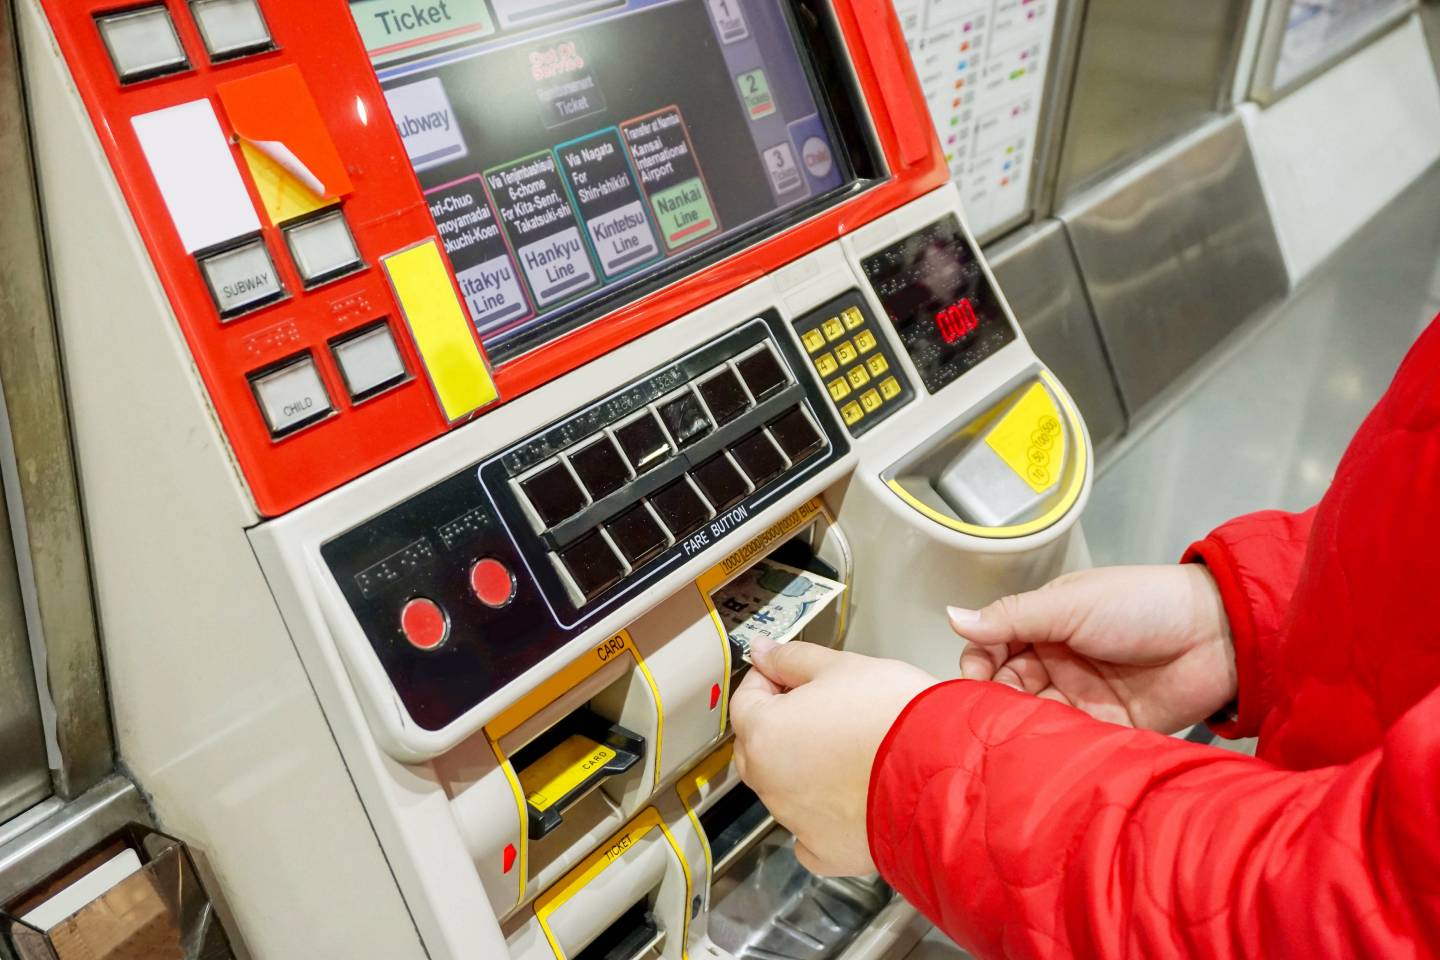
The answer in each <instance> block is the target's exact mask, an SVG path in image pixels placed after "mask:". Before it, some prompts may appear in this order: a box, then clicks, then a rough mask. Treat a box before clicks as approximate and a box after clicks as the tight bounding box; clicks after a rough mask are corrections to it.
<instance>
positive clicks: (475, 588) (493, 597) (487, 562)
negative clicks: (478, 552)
mask: <svg viewBox="0 0 1440 960" xmlns="http://www.w3.org/2000/svg"><path fill="white" fill-rule="evenodd" d="M470 592H471V593H473V594H475V599H476V600H479V601H480V602H481V603H483V604H485V606H487V607H490V608H492V609H495V610H498V609H500V608H501V607H503V606H505V605H506V604H508V603H509V602H510V601H511V600H513V599H514V598H515V575H514V574H513V573H511V572H510V568H509V567H507V566H505V564H503V563H501V562H500V561H499V560H496V559H495V558H494V557H485V558H484V559H482V560H477V561H476V562H475V565H474V566H472V567H471V568H470Z"/></svg>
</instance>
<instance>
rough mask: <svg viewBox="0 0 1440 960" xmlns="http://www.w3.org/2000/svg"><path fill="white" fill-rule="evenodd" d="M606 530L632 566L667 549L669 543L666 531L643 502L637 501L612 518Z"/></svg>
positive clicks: (638, 564)
mask: <svg viewBox="0 0 1440 960" xmlns="http://www.w3.org/2000/svg"><path fill="white" fill-rule="evenodd" d="M605 530H606V532H607V533H609V534H610V539H611V540H614V541H615V546H617V547H619V548H620V552H621V553H623V554H624V555H625V559H626V560H628V561H630V566H632V567H638V566H640V565H641V564H642V563H644V562H645V561H647V560H649V559H650V558H651V557H653V556H655V554H657V553H659V552H660V551H661V550H663V549H665V544H666V543H667V540H666V537H665V531H664V530H661V529H660V524H659V523H657V522H656V521H655V517H654V516H652V515H651V513H650V511H649V510H648V509H646V507H645V504H643V503H637V504H636V505H635V506H633V507H631V508H630V509H629V510H626V511H625V512H624V513H622V514H620V516H618V517H616V518H615V519H614V520H611V521H610V522H609V523H607V524H606V525H605Z"/></svg>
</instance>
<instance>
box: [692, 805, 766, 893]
mask: <svg viewBox="0 0 1440 960" xmlns="http://www.w3.org/2000/svg"><path fill="white" fill-rule="evenodd" d="M774 825H775V818H774V817H772V816H771V815H770V811H769V810H768V809H766V807H765V804H764V803H762V802H761V801H760V798H759V797H758V796H756V794H755V791H754V790H751V789H750V788H749V787H747V786H745V784H743V783H737V784H735V786H733V787H731V788H730V790H729V791H728V792H726V794H725V795H724V796H723V797H721V798H720V799H719V800H716V801H715V803H714V804H713V805H712V806H711V807H710V809H708V810H706V811H705V812H704V813H702V814H701V815H700V826H701V828H702V829H703V830H704V832H705V838H706V841H707V842H708V843H709V844H710V862H711V863H712V864H714V874H715V876H716V877H717V878H718V877H721V876H724V874H725V873H726V872H727V871H729V870H730V868H731V867H733V866H734V865H735V863H736V862H737V861H738V860H739V859H740V857H741V856H743V855H744V853H745V852H746V851H747V850H749V849H750V848H751V847H753V846H754V845H755V844H756V843H758V842H759V841H760V838H761V837H763V836H764V835H765V834H766V833H767V832H768V831H769V830H770V828H771V827H773V826H774Z"/></svg>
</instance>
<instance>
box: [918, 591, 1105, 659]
mask: <svg viewBox="0 0 1440 960" xmlns="http://www.w3.org/2000/svg"><path fill="white" fill-rule="evenodd" d="M1092 603H1093V597H1092V596H1091V590H1090V589H1089V588H1088V587H1087V586H1086V584H1085V583H1084V581H1081V580H1060V581H1056V582H1054V583H1051V584H1049V585H1048V586H1046V587H1044V588H1042V589H1040V590H1031V591H1030V592H1029V593H1015V594H1011V595H1010V596H1008V597H1001V598H1000V599H999V600H996V601H995V602H994V603H992V604H989V605H988V606H986V607H983V608H982V609H980V610H967V609H965V608H964V607H947V608H946V612H947V613H948V614H949V615H950V628H951V629H952V630H954V631H955V632H956V633H957V634H959V635H960V636H962V637H964V638H965V639H966V640H969V641H970V642H971V643H978V644H983V645H985V646H990V647H999V646H1001V645H1003V644H1015V643H1019V644H1033V643H1064V642H1066V641H1067V640H1069V639H1070V633H1071V625H1072V624H1073V623H1075V621H1076V619H1077V618H1078V616H1080V615H1081V612H1082V611H1083V610H1084V609H1085V608H1086V607H1088V606H1089V605H1090V604H1092Z"/></svg>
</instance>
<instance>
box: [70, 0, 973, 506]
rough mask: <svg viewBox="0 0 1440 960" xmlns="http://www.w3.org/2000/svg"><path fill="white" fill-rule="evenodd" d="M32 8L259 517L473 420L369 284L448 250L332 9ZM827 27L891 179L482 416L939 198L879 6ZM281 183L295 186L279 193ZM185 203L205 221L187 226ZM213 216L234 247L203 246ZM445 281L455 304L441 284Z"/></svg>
mask: <svg viewBox="0 0 1440 960" xmlns="http://www.w3.org/2000/svg"><path fill="white" fill-rule="evenodd" d="M43 4H44V7H45V9H46V11H47V14H48V16H49V19H50V22H51V25H52V28H53V29H54V31H55V34H56V37H57V40H58V42H59V45H60V49H61V51H62V53H63V54H64V56H65V58H66V60H67V61H68V63H69V64H70V67H71V71H72V73H73V75H74V78H75V82H76V84H77V86H78V88H79V90H80V93H81V95H82V96H83V98H84V100H85V103H86V106H87V108H88V110H89V112H90V115H91V118H92V120H93V122H94V124H95V128H96V131H97V134H98V136H99V138H100V142H101V144H102V146H103V147H104V150H105V152H106V154H107V155H108V157H109V159H110V162H111V164H112V165H113V168H114V171H115V174H116V177H117V179H118V181H119V184H120V187H121V190H122V192H123V193H124V195H125V197H126V200H127V201H128V203H129V205H130V207H131V210H132V212H133V214H134V218H135V223H136V227H137V229H138V230H139V232H140V235H141V237H142V239H143V240H144V242H145V245H146V247H147V249H148V250H149V252H150V255H151V257H152V259H153V261H154V264H155V268H156V270H157V272H158V275H159V277H160V280H161V282H162V284H163V286H164V289H165V291H166V293H167V294H168V296H169V297H170V300H171V303H172V305H173V307H174V310H175V314H176V316H177V318H178V320H179V323H180V326H181V329H182V331H183V333H184V336H185V338H186V341H187V343H188V344H189V346H190V349H191V351H192V352H193V354H194V358H195V362H196V366H197V368H198V369H199V371H200V373H201V376H202V377H203V379H204V381H205V385H206V387H207V389H208V391H209V394H210V397H211V399H212V401H213V403H214V406H215V408H216V410H217V412H218V415H219V418H220V421H221V423H222V425H223V428H224V430H225V433H226V434H227V436H228V439H229V441H230V444H231V446H232V448H233V450H234V452H235V457H236V459H237V461H238V463H239V464H240V467H241V469H242V471H243V473H244V475H245V478H246V480H247V481H248V483H249V486H250V489H251V492H252V494H253V496H254V499H255V503H256V505H257V507H258V509H259V511H260V512H261V513H262V514H263V515H266V516H275V515H278V514H281V513H284V512H286V511H288V510H290V509H293V508H294V507H296V506H298V505H300V504H302V503H305V502H306V501H308V500H310V499H312V498H314V497H316V496H319V495H320V494H323V493H325V492H327V491H329V490H331V489H333V488H335V487H337V486H339V485H340V484H342V483H344V482H346V481H348V480H350V479H353V478H354V477H356V476H359V475H360V474H362V473H365V472H366V471H368V470H370V469H373V468H374V467H376V466H378V465H380V464H381V463H384V462H385V461H387V460H389V459H392V458H393V457H396V456H398V455H400V454H402V453H405V452H406V451H408V450H411V449H413V448H414V447H416V446H418V445H420V444H421V443H424V442H425V441H427V440H430V439H432V438H434V437H436V436H438V435H440V434H442V433H444V432H446V431H447V430H449V429H452V428H453V427H455V426H458V425H460V424H462V423H464V422H467V421H468V420H469V419H473V417H474V416H477V415H480V414H481V413H483V411H484V409H488V407H484V406H480V407H479V408H478V409H475V410H473V411H469V412H467V413H466V415H464V416H461V417H459V418H458V419H456V418H455V417H453V416H447V415H446V412H445V409H446V408H445V407H442V400H441V398H440V396H439V395H438V392H437V391H438V389H439V388H438V386H437V387H432V383H431V381H432V380H437V381H438V374H437V376H431V375H430V373H431V372H435V367H436V364H437V360H436V356H437V355H436V354H432V353H431V352H430V349H431V348H429V347H428V346H426V345H425V344H421V346H426V350H425V351H424V354H423V355H422V350H421V349H420V347H417V342H416V340H415V338H414V336H412V330H411V327H410V326H408V325H407V323H406V322H405V317H404V315H403V314H402V312H401V310H400V306H399V304H398V303H397V301H396V294H395V292H394V291H395V290H396V289H398V286H392V284H391V282H389V280H387V277H386V274H385V271H384V270H382V268H381V262H382V258H385V257H387V256H389V255H391V254H394V253H396V252H398V251H402V250H406V249H407V248H413V247H415V246H416V245H417V244H422V243H425V242H427V241H429V242H434V243H436V244H439V243H440V237H439V236H438V234H437V230H436V225H435V222H434V220H433V219H432V217H431V214H430V210H429V208H428V206H427V203H426V199H425V196H424V195H423V194H422V192H421V187H420V182H419V180H418V179H417V176H416V174H415V172H414V169H413V167H412V164H411V159H410V158H409V157H408V156H407V153H406V148H405V145H404V142H403V141H402V138H401V136H400V134H399V133H398V131H397V130H396V127H395V124H394V121H393V120H392V116H391V112H390V108H389V106H388V105H387V101H386V98H385V95H384V93H383V91H382V89H381V85H380V81H379V80H378V79H377V76H376V72H375V68H374V67H372V65H371V62H370V59H369V57H368V55H367V52H366V49H365V46H364V43H363V41H362V37H361V35H360V32H359V31H358V30H357V27H356V23H355V20H354V18H353V17H352V13H351V10H350V7H349V5H347V3H345V2H344V0H310V2H305V3H283V4H282V3H280V2H278V0H258V9H259V10H260V11H261V12H262V13H263V21H264V23H263V25H261V26H259V27H255V26H254V25H252V24H248V23H244V22H237V21H236V20H235V19H234V18H233V17H231V18H230V19H228V20H227V19H226V18H225V17H223V16H222V17H219V18H213V17H211V16H209V14H208V11H207V10H206V9H205V8H206V7H207V4H206V2H205V0H192V2H186V0H163V2H161V0H138V2H136V3H129V4H127V3H124V2H123V0H122V2H120V3H117V2H115V0H43ZM167 14H168V23H169V24H170V25H173V26H170V27H168V29H170V30H173V34H168V35H167V34H166V29H167V25H166V22H165V21H166V19H167V16H166V15H167ZM835 15H836V20H837V22H838V24H839V27H840V31H841V34H842V35H843V38H844V42H845V44H846V46H847V47H848V49H849V52H850V56H851V59H852V62H853V65H854V68H855V72H856V75H857V78H858V82H859V87H860V92H861V94H862V96H863V98H864V100H865V101H866V106H867V108H868V111H869V115H870V119H871V122H872V123H873V126H874V133H875V136H876V139H877V141H878V146H879V148H880V150H881V151H882V153H883V156H884V160H885V163H886V166H887V167H888V168H889V174H888V177H887V178H886V179H885V180H884V182H883V183H880V184H878V185H876V186H873V187H871V188H870V189H867V190H863V191H860V192H855V193H853V194H852V195H850V196H849V197H848V198H847V199H844V200H842V201H841V202H839V203H837V204H835V205H833V206H830V207H828V208H826V209H824V210H823V211H821V212H820V213H818V214H817V215H815V216H813V217H810V218H809V219H807V220H804V221H803V222H801V223H800V224H798V225H796V226H794V227H792V228H791V229H789V230H787V231H785V232H782V233H778V234H775V235H772V236H770V237H768V238H766V239H762V240H760V241H759V242H756V243H754V244H752V245H750V246H748V247H746V248H744V249H742V250H739V251H738V252H735V253H733V254H732V255H730V256H728V257H726V258H725V259H722V260H719V261H718V262H713V263H711V264H710V265H708V266H704V267H702V268H700V269H698V270H696V271H695V272H693V273H691V274H689V275H688V276H685V277H683V278H682V279H680V280H678V281H676V282H674V283H670V284H669V285H668V286H665V287H663V288H661V289H658V290H656V291H654V292H652V293H649V294H648V295H645V296H643V297H641V298H640V299H636V300H633V301H632V302H630V303H628V304H626V305H624V306H621V307H619V308H618V309H616V310H614V311H613V312H612V313H610V314H609V315H607V316H605V317H603V318H602V319H600V320H599V321H597V322H593V323H589V324H588V325H585V326H581V327H579V328H578V329H576V330H574V331H572V332H570V333H568V334H566V335H564V336H561V337H559V338H558V339H555V340H553V341H551V342H548V343H546V344H544V345H542V346H540V347H538V348H536V349H533V350H531V351H530V352H528V353H523V354H521V355H519V356H517V357H515V358H514V359H513V360H511V361H509V362H507V363H505V364H503V365H501V366H499V367H498V368H496V369H495V370H494V379H495V385H496V387H497V388H498V392H499V400H498V402H504V401H506V400H509V399H513V398H514V397H516V396H519V395H520V394H522V393H524V392H525V391H527V390H530V389H533V388H535V387H537V386H539V385H541V384H543V383H545V382H546V381H548V380H551V379H553V378H555V377H557V376H560V375H561V374H563V373H565V372H568V371H570V370H573V369H575V368H576V367H579V366H580V365H582V364H584V363H586V362H587V361H589V360H591V359H592V358H594V357H597V356H599V355H601V354H603V353H605V352H607V351H609V350H612V349H614V348H616V347H617V346H619V345H621V344H623V343H626V342H628V341H630V340H632V339H634V338H635V337H638V336H640V335H642V334H644V333H645V332H647V331H649V330H652V329H654V328H656V327H658V326H660V325H662V324H664V323H667V322H669V321H670V320H672V319H674V318H676V317H678V316H680V315H682V314H684V313H686V312H689V311H691V310H694V309H695V308H697V307H699V306H702V305H703V304H705V303H707V302H709V301H711V300H713V299H715V298H717V297H719V296H722V295H723V294H725V293H728V292H729V291H731V290H734V289H736V288H737V287H739V286H741V285H743V284H745V283H747V282H749V281H751V280H753V279H755V278H757V277H760V276H762V275H763V274H765V273H766V272H768V271H770V270H773V269H775V268H776V267H778V266H780V265H782V264H784V263H787V262H789V261H791V260H793V259H795V258H797V257H799V256H801V255H803V254H805V253H807V252H809V251H811V250H814V249H816V248H817V247H819V246H821V245H823V244H825V243H827V242H830V241H833V240H834V239H836V238H837V237H838V236H840V235H841V234H843V233H845V232H847V231H849V230H853V229H854V228H856V227H858V226H860V225H862V224H864V223H867V222H869V221H870V220H873V219H874V218H876V217H878V216H880V215H882V214H884V213H886V212H888V211H890V210H892V209H894V208H896V207H898V206H900V205H901V204H903V203H905V202H908V201H909V200H911V199H914V198H915V197H917V196H919V195H921V194H923V193H925V192H927V191H929V190H932V189H934V188H936V187H938V186H940V185H941V184H943V183H944V182H945V180H946V170H945V164H944V160H943V157H942V155H941V152H940V149H939V146H938V144H937V143H936V142H935V137H934V132H933V129H932V128H931V126H930V123H929V119H928V117H927V116H926V114H925V110H924V106H923V100H922V98H921V94H920V90H919V86H918V83H917V81H916V79H915V76H914V73H913V70H912V68H911V66H910V63H909V59H908V56H907V54H906V53H905V44H904V40H903V38H902V36H901V33H900V28H899V25H898V23H897V22H896V21H895V19H894V16H893V13H892V11H891V8H890V5H889V4H888V3H886V2H884V0H835ZM222 27H223V28H224V32H223V33H222V32H221V28H222ZM255 30H259V31H267V30H268V36H265V35H263V33H262V34H261V35H252V33H253V31H255ZM247 31H252V33H247ZM117 38H118V41H117ZM137 38H138V39H137ZM117 49H118V50H119V51H120V52H119V53H117V52H116V51H117ZM122 74H125V75H126V76H127V78H128V79H127V80H126V81H124V82H122V79H121V75H122ZM182 106H183V107H185V109H180V110H176V109H173V108H176V107H182ZM758 109H763V106H761V107H759V108H758ZM212 115H213V118H214V120H213V121H212V120H211V117H212ZM136 118H142V119H140V120H137V119H136ZM690 122H691V123H696V122H703V118H701V119H698V120H697V119H693V118H692V119H691V121H690ZM214 124H218V135H217V136H214V137H210V136H209V134H208V131H209V130H210V128H211V127H212V126H213V125H214ZM175 142H179V143H181V144H182V146H184V147H185V148H186V149H190V150H191V151H192V152H191V154H187V153H186V152H185V149H177V150H176V151H174V153H173V155H168V154H167V157H169V159H168V160H167V161H166V162H170V161H173V163H171V164H170V166H171V168H170V169H168V170H167V169H162V168H163V167H164V165H165V164H164V163H162V162H160V161H158V160H157V151H160V152H163V151H164V150H166V149H167V145H168V144H171V143H175ZM221 143H223V145H224V150H223V151H222V152H228V154H229V155H230V156H229V159H230V161H231V162H233V165H234V168H235V172H236V173H237V174H238V179H237V178H236V177H233V176H230V175H229V172H228V168H227V170H226V171H225V176H224V177H222V178H220V180H219V181H214V182H207V181H206V179H205V177H204V176H201V175H198V174H196V175H193V176H192V174H194V173H195V171H196V170H200V169H201V168H202V167H203V164H199V163H197V162H196V161H194V159H193V157H192V155H198V154H195V151H202V150H204V149H210V150H211V153H212V155H213V152H214V150H215V149H218V147H216V144H221ZM222 165H223V164H222ZM202 172H203V171H202ZM294 182H298V183H300V184H303V185H304V187H305V190H303V191H298V192H296V191H293V190H291V191H290V192H289V193H287V189H290V188H287V186H286V185H287V184H291V186H292V187H293V183H294ZM242 187H243V190H242ZM187 197H189V198H192V199H193V200H194V201H195V203H197V204H198V205H199V206H201V207H204V208H206V209H205V210H204V211H201V213H202V214H203V215H202V216H199V217H197V218H195V219H196V222H195V223H189V222H187V213H186V210H187V209H188V208H189V205H190V204H189V203H188V202H187V199H186V198H187ZM247 200H248V204H249V208H250V210H251V211H252V215H253V219H254V224H253V226H254V229H253V230H249V229H248V228H247V216H248V215H247V214H246V211H245V201H247ZM214 211H219V212H214ZM337 212H338V213H337ZM207 217H208V219H206V218H207ZM225 217H229V218H230V222H229V226H230V229H229V230H228V231H227V236H225V237H215V236H210V235H208V233H207V231H209V230H210V229H211V228H212V227H213V226H214V225H215V223H216V222H218V221H222V220H224V219H225ZM347 237H348V238H349V239H347ZM257 238H258V240H260V241H263V245H261V244H259V243H256V240H257ZM212 241H218V242H212ZM351 241H353V248H352V247H350V246H348V244H349V243H350V242H351ZM267 257H268V262H269V268H270V269H272V270H273V276H268V275H267V272H266V268H265V264H266V261H267ZM202 263H204V264H205V266H204V267H202ZM257 271H258V272H257ZM255 277H267V278H268V279H267V280H265V281H263V282H262V281H258V280H256V279H255ZM236 278H242V279H240V280H238V281H237V279H236ZM450 283H451V287H452V289H451V291H450V292H451V293H452V294H454V295H455V296H456V298H457V299H458V296H459V293H458V290H459V288H458V287H456V286H455V278H454V276H453V271H452V272H451V276H450ZM467 329H469V338H470V339H472V340H474V343H473V344H468V343H466V344H457V343H456V342H455V340H454V338H453V337H452V338H451V339H450V340H449V341H448V342H446V343H444V344H442V346H443V348H444V349H446V350H451V351H455V350H458V351H459V352H460V353H461V354H463V353H464V352H465V351H466V350H467V349H471V348H472V347H473V351H472V352H474V353H477V354H478V352H479V340H478V337H476V335H475V333H474V330H473V328H468V327H467ZM454 355H455V354H453V353H452V354H447V355H446V356H445V357H442V359H445V360H446V361H447V362H448V359H449V358H453V356H454ZM427 358H428V359H429V360H430V362H431V367H430V371H429V372H427V367H426V365H425V362H426V359H427ZM480 370H481V375H483V368H480ZM451 376H452V377H453V371H452V374H451ZM484 396H485V398H487V399H488V397H489V394H488V393H486V394H484ZM449 409H450V411H451V413H452V414H453V412H454V407H453V405H450V406H449ZM452 421H453V422H452Z"/></svg>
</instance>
